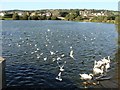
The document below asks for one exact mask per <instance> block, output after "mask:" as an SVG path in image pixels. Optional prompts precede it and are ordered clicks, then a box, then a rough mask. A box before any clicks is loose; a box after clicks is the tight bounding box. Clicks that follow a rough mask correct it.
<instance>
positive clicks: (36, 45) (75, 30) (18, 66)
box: [2, 20, 117, 88]
mask: <svg viewBox="0 0 120 90" xmlns="http://www.w3.org/2000/svg"><path fill="white" fill-rule="evenodd" d="M2 35H3V46H2V48H3V51H2V55H3V57H4V58H5V59H6V83H7V86H40V87H48V88H51V87H52V88H59V87H63V88H67V87H69V88H70V87H71V88H82V87H83V86H82V84H81V83H82V81H81V80H80V76H79V74H80V73H92V68H93V64H94V60H100V59H102V58H103V57H107V56H108V55H110V56H111V62H115V60H114V58H115V54H116V53H117V31H116V26H115V25H114V24H105V23H86V22H71V21H52V20H51V21H48V20H44V21H34V20H33V21H29V20H28V21H24V20H23V21H20V20H19V21H15V20H14V21H2ZM71 50H72V51H73V56H74V58H75V59H73V58H71V57H70V56H69V54H70V51H71ZM51 52H52V53H51ZM57 62H58V63H59V64H60V65H63V64H64V71H63V72H62V74H61V78H62V81H58V80H56V79H55V78H56V77H57V75H58V73H59V66H58V63H57ZM114 67H115V66H114V65H111V68H114Z"/></svg>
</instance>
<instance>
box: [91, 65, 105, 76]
mask: <svg viewBox="0 0 120 90" xmlns="http://www.w3.org/2000/svg"><path fill="white" fill-rule="evenodd" d="M103 69H104V66H101V69H100V68H93V74H94V75H99V74H100V75H103V73H104V71H103Z"/></svg>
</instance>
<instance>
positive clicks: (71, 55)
mask: <svg viewBox="0 0 120 90" xmlns="http://www.w3.org/2000/svg"><path fill="white" fill-rule="evenodd" d="M70 57H71V58H73V59H75V58H74V56H73V50H71V51H70Z"/></svg>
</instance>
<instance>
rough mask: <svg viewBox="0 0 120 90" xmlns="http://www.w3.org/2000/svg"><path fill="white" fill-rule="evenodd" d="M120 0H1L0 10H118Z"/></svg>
mask: <svg viewBox="0 0 120 90" xmlns="http://www.w3.org/2000/svg"><path fill="white" fill-rule="evenodd" d="M118 1H119V0H1V1H0V5H1V6H0V10H14V9H19V10H40V9H107V10H118Z"/></svg>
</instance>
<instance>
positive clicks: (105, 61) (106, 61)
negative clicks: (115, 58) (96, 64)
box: [101, 56, 110, 64]
mask: <svg viewBox="0 0 120 90" xmlns="http://www.w3.org/2000/svg"><path fill="white" fill-rule="evenodd" d="M101 60H102V61H103V62H104V63H106V64H107V63H110V56H108V59H106V58H105V57H104V58H103V59H101Z"/></svg>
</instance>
